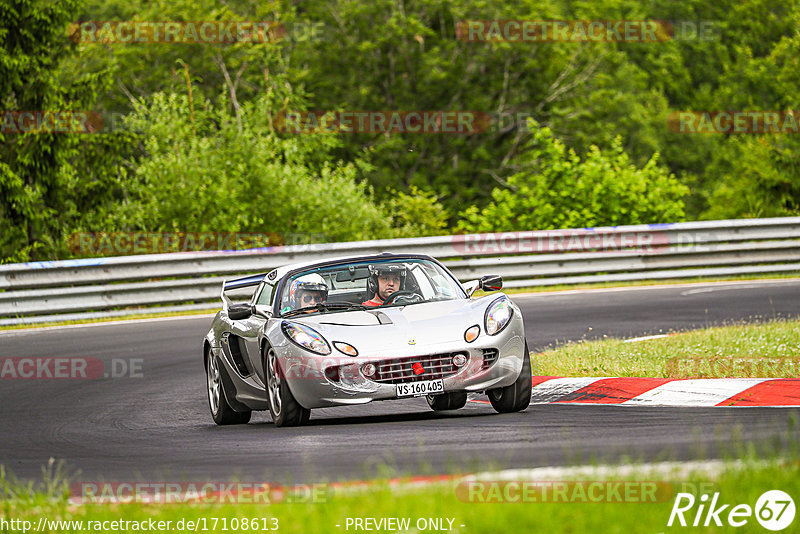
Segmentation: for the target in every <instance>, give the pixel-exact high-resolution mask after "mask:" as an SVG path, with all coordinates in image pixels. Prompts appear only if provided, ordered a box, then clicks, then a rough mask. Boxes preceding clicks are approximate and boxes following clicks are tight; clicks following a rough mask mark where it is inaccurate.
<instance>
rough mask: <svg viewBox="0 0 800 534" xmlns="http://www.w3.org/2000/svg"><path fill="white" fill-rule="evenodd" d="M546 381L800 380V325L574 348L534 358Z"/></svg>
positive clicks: (744, 327) (739, 328) (771, 324)
mask: <svg viewBox="0 0 800 534" xmlns="http://www.w3.org/2000/svg"><path fill="white" fill-rule="evenodd" d="M533 362H534V364H533V373H534V375H540V376H639V377H642V376H644V377H664V378H690V377H691V378H723V377H760V378H772V377H787V376H790V377H797V376H800V321H798V320H776V321H771V322H768V323H764V324H738V325H731V326H723V327H717V328H708V329H704V330H695V331H691V332H685V333H679V334H673V335H670V336H668V337H665V338H658V339H650V340H645V341H634V342H624V341H623V340H619V339H604V340H599V341H583V342H577V343H568V344H566V345H563V346H561V347H557V348H555V349H553V350H547V351H545V352H542V353H540V354H534V355H533Z"/></svg>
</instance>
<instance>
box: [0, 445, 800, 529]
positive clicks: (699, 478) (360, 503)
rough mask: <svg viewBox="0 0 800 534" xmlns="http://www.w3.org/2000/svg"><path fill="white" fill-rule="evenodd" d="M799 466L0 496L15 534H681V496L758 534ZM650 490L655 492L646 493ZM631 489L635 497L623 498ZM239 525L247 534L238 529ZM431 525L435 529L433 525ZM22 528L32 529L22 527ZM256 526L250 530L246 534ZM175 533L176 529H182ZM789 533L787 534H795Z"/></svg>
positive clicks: (7, 489)
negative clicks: (160, 496)
mask: <svg viewBox="0 0 800 534" xmlns="http://www.w3.org/2000/svg"><path fill="white" fill-rule="evenodd" d="M793 454H796V453H793ZM745 456H747V455H745ZM799 459H800V457H798V456H790V457H781V458H779V459H773V460H770V461H763V460H761V461H759V460H756V459H755V458H753V457H750V458H749V459H748V460H745V461H742V462H731V463H723V464H722V465H718V466H717V467H716V468H715V469H702V468H689V469H686V468H681V467H680V466H677V467H673V468H671V470H667V471H662V470H657V471H653V470H649V469H648V466H647V465H646V464H645V465H641V466H635V467H634V469H632V470H631V469H627V468H625V469H623V470H621V471H615V469H614V468H612V469H610V470H605V469H600V468H597V469H595V470H594V471H593V470H592V469H591V468H590V469H588V470H586V469H581V472H580V473H578V472H576V474H572V475H570V474H566V475H564V474H560V475H556V478H547V477H539V478H535V477H534V478H524V477H517V478H515V479H508V478H506V479H505V480H504V481H500V479H499V478H498V477H495V478H493V476H492V475H487V476H484V477H483V478H481V480H480V482H477V483H476V482H471V483H470V482H464V481H460V482H446V483H439V484H436V485H433V486H427V487H424V488H419V487H417V488H413V487H405V488H400V489H398V488H396V487H395V488H391V487H390V486H389V484H387V483H385V482H380V481H378V482H376V483H375V484H374V485H371V486H369V487H368V488H362V489H359V490H357V491H355V492H335V491H328V492H327V493H324V497H319V495H320V493H318V497H317V499H316V502H302V503H287V502H282V503H274V502H273V503H270V504H267V503H264V502H259V503H253V502H238V503H230V502H226V503H198V502H193V503H185V502H184V503H175V502H173V503H170V504H143V503H135V502H134V503H127V504H97V503H91V504H81V505H75V504H70V502H69V500H68V495H67V492H68V490H67V485H66V484H61V485H59V484H56V485H52V484H51V486H50V487H49V489H47V490H45V491H42V490H40V491H38V492H33V493H31V492H30V491H32V490H30V488H25V487H23V488H21V489H20V488H18V487H15V486H14V483H13V481H11V480H10V479H8V478H7V477H6V478H5V480H0V484H2V486H0V491H2V492H3V494H4V495H5V499H4V500H3V501H2V515H1V516H0V522H2V521H6V524H5V525H4V527H5V528H4V530H3V531H4V532H14V531H22V528H19V529H15V528H13V524H10V523H8V521H11V520H18V521H19V522H20V523H17V525H18V526H19V527H23V526H24V525H27V526H28V528H30V529H31V530H34V531H36V530H37V528H38V532H80V531H83V532H86V531H103V530H105V531H109V530H111V531H115V532H137V531H139V530H146V529H147V527H145V528H144V529H143V528H141V524H140V526H139V527H133V526H132V525H131V524H127V525H120V524H118V525H117V528H114V524H112V523H111V522H112V521H128V522H133V521H135V522H144V524H145V525H147V524H148V522H149V521H151V520H152V521H153V522H154V523H158V522H164V523H163V524H162V525H163V526H164V528H163V530H162V531H167V532H186V531H192V532H194V531H197V532H225V531H236V532H243V531H245V532H246V531H249V532H255V531H274V530H278V531H279V532H287V533H298V534H301V533H302V534H307V533H343V532H354V531H357V530H360V531H364V530H365V529H363V528H362V529H356V528H354V520H355V518H360V519H362V520H363V519H364V518H375V519H376V520H380V519H381V518H397V519H399V520H406V519H407V520H408V527H407V528H391V529H385V530H383V531H385V532H425V531H435V530H449V531H450V532H461V533H476V534H479V533H497V532H517V531H520V530H522V529H524V530H530V531H534V530H539V531H542V532H570V533H572V532H604V533H620V534H623V533H624V534H628V533H631V532H665V531H685V530H687V529H686V528H682V527H680V526H679V519H678V517H677V516H676V517H675V518H674V520H673V526H672V527H668V526H667V523H668V521H669V519H670V516H671V515H672V511H673V507H674V506H675V505H676V499H677V498H678V495H679V494H688V495H691V496H692V497H693V499H694V500H695V504H694V506H693V507H690V508H688V509H687V510H686V511H685V512H683V518H684V520H685V521H686V522H687V524H688V525H689V526H690V527H691V525H692V522H693V521H694V519H695V516H696V514H697V512H698V509H699V505H700V502H701V501H700V499H701V497H702V495H707V496H708V500H709V501H710V500H711V499H712V498H713V496H714V494H715V493H718V494H719V495H718V498H717V507H719V506H721V505H723V504H728V505H729V506H728V507H727V509H726V510H725V511H724V513H722V514H720V515H719V518H720V522H721V523H722V525H723V526H722V527H716V528H714V520H713V519H710V520H709V524H710V525H711V528H708V527H704V526H703V523H704V522H705V521H706V513H705V512H706V511H707V509H708V506H706V511H704V513H701V514H700V520H699V522H700V523H699V524H700V529H701V530H702V531H703V532H709V531H710V532H726V531H734V530H736V531H741V532H762V531H765V530H764V529H763V528H762V527H761V525H759V522H758V519H757V518H756V516H755V515H753V514H755V513H758V512H759V511H761V515H762V517H764V516H766V515H767V513H766V512H764V511H763V506H761V504H759V506H760V507H761V508H760V509H756V505H757V503H760V501H759V498H760V497H761V495H763V494H764V493H765V492H767V491H770V490H781V491H783V492H786V493H788V494H789V495H790V496H793V498H794V499H797V498H798V497H800V476H798V475H800V472H799V471H800V461H798V460H799ZM533 473H534V474H535V473H536V472H533ZM532 483H535V484H532ZM617 483H622V485H620V484H617ZM614 484H616V486H615V485H614ZM648 486H649V487H650V488H655V491H645V490H643V488H645V487H648ZM523 488H527V490H526V489H523ZM531 488H533V489H532V490H531ZM558 488H561V490H560V491H558ZM614 488H617V489H616V490H615V489H614ZM630 488H633V489H634V491H629V489H630ZM529 490H530V491H529ZM681 499H682V500H681V501H680V502H679V504H680V507H683V506H685V505H687V504H688V502H689V497H681ZM706 504H707V503H706ZM740 504H741V505H746V506H748V507H749V509H750V511H751V515H750V516H749V517H748V516H740V517H739V521H746V523H745V524H744V525H745V528H744V529H733V528H731V527H730V526H729V524H728V513H729V512H730V511H731V509H732V508H733V506H736V505H740ZM769 507H770V509H771V510H774V511H775V513H774V515H775V516H777V513H778V512H779V511H780V510H781V508H782V507H783V505H780V504H777V503H774V502H771V503H770V504H769ZM245 520H247V521H246V522H247V525H248V526H247V528H243V525H244V523H245ZM431 520H434V521H440V523H431ZM23 521H28V522H29V523H27V524H25V523H21V522H23ZM40 521H41V522H40ZM65 521H66V523H64V522H65ZM56 522H61V523H56ZM70 522H71V523H70ZM167 522H169V523H167ZM189 522H192V523H191V525H190V524H189ZM253 522H255V523H256V528H253V526H252V524H253ZM798 523H800V519H794V521H793V522H792V526H793V527H796V525H797V524H798ZM150 524H152V523H150ZM434 524H437V525H438V526H439V527H440V528H439V529H433V528H431V527H432V526H433V525H434ZM181 525H182V526H183V528H179V526H181ZM275 526H277V527H278V528H277V529H276V528H275ZM421 526H424V527H426V528H420V527H421ZM9 527H11V528H9ZM112 529H113V530H112ZM691 530H692V531H696V530H698V529H691ZM786 531H787V532H790V531H792V528H788V529H787V530H786Z"/></svg>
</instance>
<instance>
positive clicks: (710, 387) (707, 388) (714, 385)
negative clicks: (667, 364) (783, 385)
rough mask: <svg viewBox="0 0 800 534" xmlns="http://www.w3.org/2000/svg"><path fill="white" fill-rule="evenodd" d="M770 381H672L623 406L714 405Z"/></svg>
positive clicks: (734, 379)
mask: <svg viewBox="0 0 800 534" xmlns="http://www.w3.org/2000/svg"><path fill="white" fill-rule="evenodd" d="M767 380H770V379H769V378H725V379H719V378H701V379H692V380H675V381H673V382H667V383H666V384H662V385H660V386H658V387H656V388H653V389H651V390H650V391H646V392H644V393H642V394H641V395H639V396H637V397H634V398H633V399H631V400H628V401H625V402H623V403H622V405H623V406H641V405H649V406H716V405H717V404H719V403H720V402H722V401H724V400H726V399H729V398H731V397H733V396H734V395H736V394H737V393H741V392H742V391H744V390H746V389H747V388H750V387H752V386H754V385H756V384H760V383H761V382H765V381H767Z"/></svg>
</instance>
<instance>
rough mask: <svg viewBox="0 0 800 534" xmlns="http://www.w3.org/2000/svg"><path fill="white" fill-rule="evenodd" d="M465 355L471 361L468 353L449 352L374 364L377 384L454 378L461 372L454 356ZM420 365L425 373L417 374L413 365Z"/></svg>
mask: <svg viewBox="0 0 800 534" xmlns="http://www.w3.org/2000/svg"><path fill="white" fill-rule="evenodd" d="M456 354H463V355H464V356H466V357H467V359H469V354H468V353H466V352H448V353H446V354H429V355H427V356H413V357H410V358H397V359H394V360H382V361H379V362H374V363H375V367H376V368H377V371H376V373H375V377H374V378H372V380H373V381H375V382H380V383H382V384H399V383H401V382H419V381H421V380H436V379H439V378H447V377H448V376H453V375H454V374H456V373H457V372H458V370H459V368H458V367H456V366H455V365H453V356H455V355H456ZM416 363H419V364H421V365H422V368H423V369H424V371H423V372H422V374H416V373H415V372H414V369H413V367H412V366H413V365H414V364H416Z"/></svg>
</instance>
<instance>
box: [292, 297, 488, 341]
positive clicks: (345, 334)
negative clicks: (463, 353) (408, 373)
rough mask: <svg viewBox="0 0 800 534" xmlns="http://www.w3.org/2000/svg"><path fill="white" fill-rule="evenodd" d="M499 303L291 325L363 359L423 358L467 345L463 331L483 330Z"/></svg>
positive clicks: (434, 306) (366, 313)
mask: <svg viewBox="0 0 800 534" xmlns="http://www.w3.org/2000/svg"><path fill="white" fill-rule="evenodd" d="M497 297H498V295H496V294H495V295H489V296H487V297H483V298H480V299H474V300H472V299H470V300H466V299H459V300H447V301H441V302H426V303H422V304H412V305H409V306H398V307H388V308H373V309H369V310H363V311H362V310H358V311H352V312H342V313H328V314H319V315H312V316H309V317H302V318H301V317H292V318H291V319H289V320H290V321H293V322H297V323H302V324H305V325H308V326H310V327H312V328H314V329H315V330H317V331H318V332H319V333H320V334H322V335H323V336H325V338H326V339H327V340H328V341H329V342H333V341H344V342H346V343H350V344H351V345H353V346H354V347H355V348H356V349H357V350H358V351H359V354H364V355H368V354H369V355H376V356H377V355H382V354H386V353H391V354H394V355H398V356H399V355H402V354H400V353H403V354H422V353H428V352H430V351H431V350H436V347H437V346H444V345H451V346H452V345H453V343H454V342H460V343H462V344H463V343H464V331H465V330H466V329H467V328H469V327H470V326H473V325H476V324H477V325H481V329H483V315H484V312H485V310H486V307H487V306H488V305H489V303H491V302H492V301H494V299H495V298H497ZM334 350H335V349H334Z"/></svg>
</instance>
